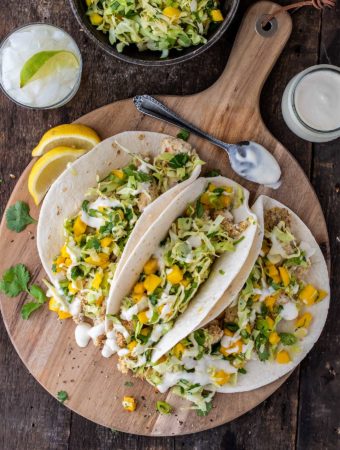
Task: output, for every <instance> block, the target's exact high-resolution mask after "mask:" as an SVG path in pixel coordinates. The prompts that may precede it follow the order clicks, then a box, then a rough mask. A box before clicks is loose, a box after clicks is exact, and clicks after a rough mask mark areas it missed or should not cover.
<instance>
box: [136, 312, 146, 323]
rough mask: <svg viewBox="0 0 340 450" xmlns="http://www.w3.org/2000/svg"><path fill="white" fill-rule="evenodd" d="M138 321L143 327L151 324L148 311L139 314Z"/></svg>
mask: <svg viewBox="0 0 340 450" xmlns="http://www.w3.org/2000/svg"><path fill="white" fill-rule="evenodd" d="M137 317H138V320H139V321H140V323H142V324H143V325H144V324H145V323H148V322H149V319H148V316H147V314H146V311H141V312H140V313H138V314H137Z"/></svg>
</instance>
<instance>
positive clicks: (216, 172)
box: [205, 169, 221, 178]
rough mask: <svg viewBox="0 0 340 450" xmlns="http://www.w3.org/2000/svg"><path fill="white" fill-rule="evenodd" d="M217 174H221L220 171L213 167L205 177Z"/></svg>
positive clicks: (216, 175)
mask: <svg viewBox="0 0 340 450" xmlns="http://www.w3.org/2000/svg"><path fill="white" fill-rule="evenodd" d="M219 175H221V171H220V170H218V169H213V170H210V172H208V173H207V174H206V175H205V176H206V177H207V178H213V177H218V176H219Z"/></svg>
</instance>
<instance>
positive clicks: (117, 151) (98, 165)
mask: <svg viewBox="0 0 340 450" xmlns="http://www.w3.org/2000/svg"><path fill="white" fill-rule="evenodd" d="M168 137H170V136H168V135H165V134H161V133H152V132H148V131H126V132H124V133H120V134H116V135H115V136H112V137H110V138H108V139H106V140H104V141H103V142H101V143H100V144H98V145H97V146H96V147H95V148H93V149H92V150H91V151H89V152H88V153H86V154H85V155H84V156H82V157H81V158H79V159H78V160H76V161H75V162H74V163H72V164H71V165H70V166H69V167H68V168H67V169H66V170H65V171H64V172H63V173H62V174H61V175H60V176H59V178H58V179H57V180H56V181H55V182H54V183H53V184H52V186H51V188H50V190H49V191H48V193H47V195H46V197H45V200H44V202H43V204H42V207H41V211H40V216H39V222H38V231H37V246H38V252H39V256H40V259H41V262H42V265H43V267H44V270H45V272H46V273H47V275H48V276H49V278H50V280H51V281H52V282H53V283H54V284H55V283H56V282H57V277H56V274H55V273H54V272H52V264H53V260H54V259H55V257H56V256H57V255H58V253H59V252H60V248H61V247H62V246H63V244H64V241H65V238H64V234H63V224H64V220H65V219H66V218H67V217H72V216H74V215H75V214H77V213H78V211H79V210H80V208H81V204H82V202H83V200H84V198H85V194H86V192H87V191H88V190H89V189H90V188H92V187H94V186H96V185H97V176H99V178H104V177H105V176H107V175H108V174H109V173H110V171H111V170H113V169H120V168H121V167H124V166H126V165H128V164H129V162H130V161H131V156H130V155H129V154H127V153H126V152H124V151H123V150H122V149H121V148H120V147H119V145H117V144H116V142H117V143H118V144H120V145H122V146H123V147H125V148H126V149H128V150H129V151H130V152H131V153H138V154H139V155H141V156H146V155H150V156H151V157H156V156H157V155H158V154H159V153H160V150H161V143H162V141H163V140H164V139H165V138H168ZM200 171H201V167H200V166H198V167H196V168H195V170H194V171H193V173H192V175H191V177H190V178H189V179H188V180H185V181H183V182H182V183H179V184H177V185H176V186H174V187H173V188H171V189H169V190H168V191H167V192H165V193H164V194H162V195H161V196H160V197H158V198H157V199H156V200H155V201H154V202H152V203H151V204H150V205H148V206H147V208H145V210H144V211H143V213H142V215H141V217H140V218H139V220H138V222H137V223H136V225H135V227H134V230H133V232H132V234H131V236H130V239H129V241H128V242H127V245H126V246H125V249H124V252H123V254H122V256H121V258H120V260H119V263H118V265H117V269H116V274H118V273H119V272H120V271H121V270H122V268H123V266H124V263H125V262H126V260H127V257H128V255H129V254H130V253H131V252H132V251H133V249H134V247H135V246H136V245H137V244H138V242H139V240H140V239H141V237H142V236H143V234H144V232H145V231H146V230H147V229H148V228H149V227H150V226H151V224H152V223H153V221H154V220H155V219H156V218H157V217H158V216H159V215H160V214H161V213H162V212H163V211H165V210H166V208H167V207H168V206H169V204H170V203H171V202H172V200H173V199H174V198H175V197H176V196H177V194H179V193H180V192H181V191H182V190H183V189H184V188H185V187H186V186H188V185H189V184H190V183H191V182H192V181H193V180H195V179H196V178H197V177H198V176H199V174H200Z"/></svg>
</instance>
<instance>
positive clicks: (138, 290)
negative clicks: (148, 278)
mask: <svg viewBox="0 0 340 450" xmlns="http://www.w3.org/2000/svg"><path fill="white" fill-rule="evenodd" d="M144 292H145V288H144V284H143V283H136V284H135V285H134V287H133V293H134V294H144Z"/></svg>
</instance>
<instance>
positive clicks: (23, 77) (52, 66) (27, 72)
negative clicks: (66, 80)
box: [20, 50, 79, 88]
mask: <svg viewBox="0 0 340 450" xmlns="http://www.w3.org/2000/svg"><path fill="white" fill-rule="evenodd" d="M69 67H70V68H72V67H74V68H77V67H79V61H78V59H77V57H76V56H75V54H74V53H72V52H68V51H66V50H55V51H43V52H38V53H35V55H33V56H31V57H30V58H29V59H28V60H27V61H26V62H25V64H24V65H23V67H22V69H21V72H20V87H21V88H23V87H24V86H26V84H27V83H29V82H30V81H33V80H38V79H40V78H44V77H47V76H49V75H52V74H53V73H54V72H56V71H57V70H59V69H65V68H69Z"/></svg>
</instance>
